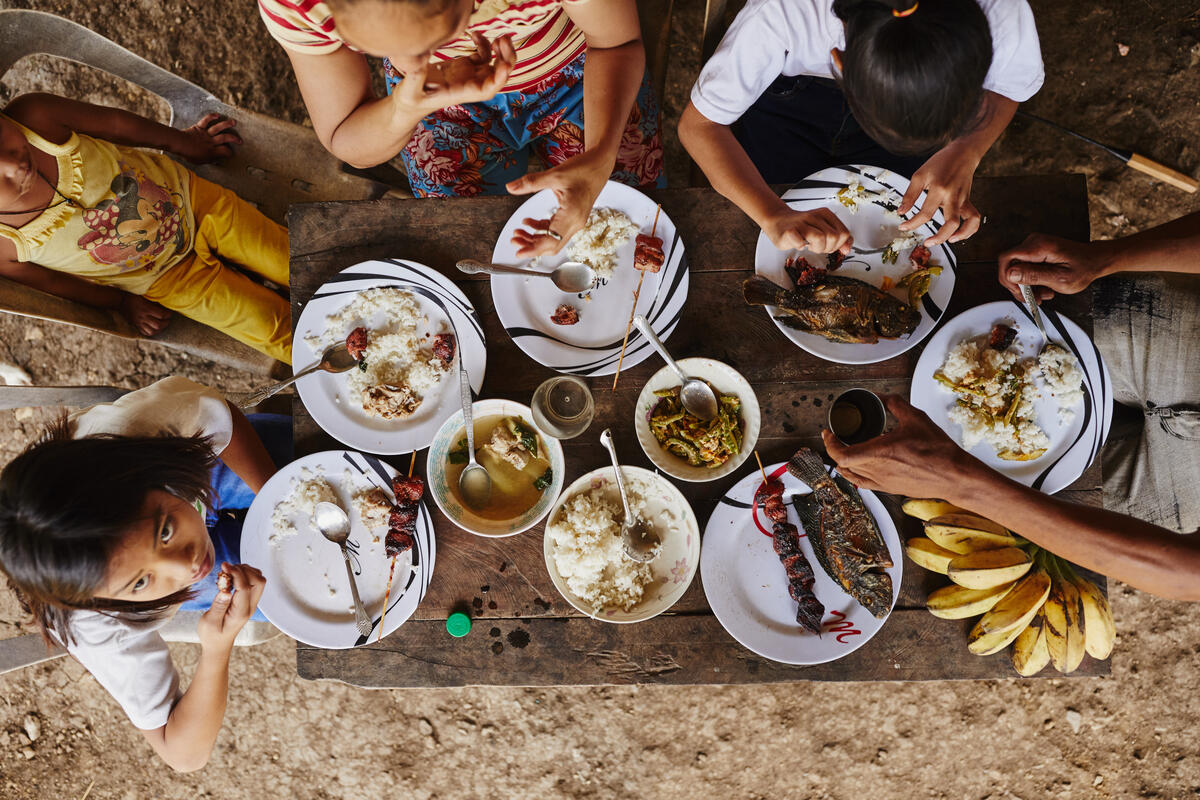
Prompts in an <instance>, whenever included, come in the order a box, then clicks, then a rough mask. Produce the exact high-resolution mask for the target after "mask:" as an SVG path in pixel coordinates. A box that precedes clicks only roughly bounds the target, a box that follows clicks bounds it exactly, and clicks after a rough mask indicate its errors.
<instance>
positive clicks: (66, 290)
mask: <svg viewBox="0 0 1200 800" xmlns="http://www.w3.org/2000/svg"><path fill="white" fill-rule="evenodd" d="M0 274H2V275H3V276H4V277H6V278H10V279H12V280H14V281H16V282H18V283H22V284H24V285H26V286H29V287H31V288H34V289H37V290H39V291H43V292H46V293H47V294H52V295H55V296H57V297H63V298H66V299H67V300H74V301H75V302H77V303H83V304H84V305H89V306H93V307H95V308H108V309H115V308H119V307H120V305H121V301H122V298H123V297H124V296H125V294H126V293H125V292H123V291H121V290H120V289H115V288H113V287H111V286H102V285H100V284H98V283H92V282H91V281H85V280H83V279H82V278H77V277H75V276H74V275H70V274H68V273H65V272H59V271H58V270H52V269H46V268H45V267H42V266H39V265H37V264H31V263H29V262H25V261H19V262H11V263H8V264H5V265H4V266H3V267H0Z"/></svg>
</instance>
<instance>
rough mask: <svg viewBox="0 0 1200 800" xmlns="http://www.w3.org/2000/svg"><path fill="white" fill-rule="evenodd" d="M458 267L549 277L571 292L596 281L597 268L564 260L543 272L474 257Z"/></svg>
mask: <svg viewBox="0 0 1200 800" xmlns="http://www.w3.org/2000/svg"><path fill="white" fill-rule="evenodd" d="M458 269H459V271H460V272H465V273H466V274H468V275H475V274H478V273H484V274H487V275H504V274H508V275H532V276H533V277H535V278H549V279H550V280H552V281H554V285H555V286H557V287H558V288H559V289H561V290H562V291H564V292H570V293H571V294H577V293H579V292H586V291H587V290H588V289H591V288H592V286H593V285H594V284H595V283H596V270H594V269H592V268H591V267H589V266H588V265H587V264H584V263H583V262H581V261H564V262H563V263H561V264H559V265H558V266H557V267H555V268H554V271H553V272H541V271H539V270H536V269H526V268H524V267H513V266H510V265H508V264H485V263H483V262H482V261H476V260H475V259H473V258H464V259H463V260H462V261H459V262H458Z"/></svg>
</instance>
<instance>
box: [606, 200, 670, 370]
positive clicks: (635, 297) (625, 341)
mask: <svg viewBox="0 0 1200 800" xmlns="http://www.w3.org/2000/svg"><path fill="white" fill-rule="evenodd" d="M661 212H662V203H659V205H658V208H656V209H655V210H654V224H653V225H652V226H650V236H649V237H648V238H651V239H654V240H655V241H657V242H658V243H659V246H660V249H659V251H658V254H659V256H660V257H661V256H662V250H661V245H662V240H661V239H656V238H655V237H654V233H655V232H656V231H657V230H658V215H659V214H660V213H661ZM637 238H638V244H639V245H640V244H641V239H642V236H641V234H638V237H637ZM633 264H634V266H635V267H636V266H637V264H638V260H637V255H636V254H635V255H634V259H633ZM661 267H662V262H661V260H660V262H659V265H658V267H656V268H655V269H654V270H652V271H653V272H658V270H659V269H660V268H661ZM638 271H639V272H640V273H641V274H640V275H638V285H637V288H636V289H634V290H633V308H632V309H630V310H629V322H627V323H625V338H624V339H623V340H621V355H620V356H619V357H618V358H617V374H616V375H613V385H612V390H613V391H614V392H615V391H616V390H617V381H618V380H620V379H621V363H622V362H623V361H624V360H625V348H626V346H628V344H629V330H630V328H632V327H633V317H634V315H635V314H637V304H638V297H639V296H640V295H641V293H642V281H644V280H645V279H646V270H645V269H642V268H641V267H639V268H638Z"/></svg>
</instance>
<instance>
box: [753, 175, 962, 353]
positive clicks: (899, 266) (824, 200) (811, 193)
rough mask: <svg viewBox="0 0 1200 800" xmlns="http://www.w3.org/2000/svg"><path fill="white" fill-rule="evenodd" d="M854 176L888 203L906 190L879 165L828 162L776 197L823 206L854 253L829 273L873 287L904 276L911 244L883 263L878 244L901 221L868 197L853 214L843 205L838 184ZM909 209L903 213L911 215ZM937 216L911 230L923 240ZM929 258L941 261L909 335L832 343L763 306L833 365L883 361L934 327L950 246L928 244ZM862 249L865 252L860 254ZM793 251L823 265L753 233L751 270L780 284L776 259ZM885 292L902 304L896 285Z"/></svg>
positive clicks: (949, 287) (945, 297) (950, 269)
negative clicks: (849, 236) (847, 232)
mask: <svg viewBox="0 0 1200 800" xmlns="http://www.w3.org/2000/svg"><path fill="white" fill-rule="evenodd" d="M853 180H857V181H858V182H859V183H860V184H861V185H862V187H863V188H864V189H866V190H868V191H876V192H888V193H891V195H892V197H893V198H894V200H895V201H897V202H898V201H899V199H900V197H901V196H902V195H903V194H904V192H905V191H906V190H907V189H908V179H907V178H905V177H903V176H902V175H897V174H896V173H894V172H889V171H887V170H885V169H881V168H879V167H868V166H863V165H854V166H846V167H830V168H828V169H823V170H821V171H820V172H816V173H813V174H812V175H810V176H808V177H807V178H805V179H804V180H802V181H800V182H799V183H797V184H796V185H795V186H793V187H792V188H791V189H789V190H787V191H786V192H784V194H783V200H784V201H785V202H786V203H787V204H788V206H790V207H791V208H794V209H796V210H797V211H812V210H813V209H817V208H828V209H830V210H831V211H833V212H834V213H835V214H836V215H837V217H838V219H840V220H841V221H842V222H843V223H845V225H846V227H847V228H848V229H849V230H850V233H851V234H852V235H853V236H854V252H852V253H851V254H850V255H849V256H848V257H847V258H846V260H845V262H844V263H843V264H842V266H841V267H839V268H838V270H837V272H836V273H834V274H836V275H843V276H845V277H847V278H857V279H859V280H861V281H866V282H867V283H869V284H871V285H872V286H876V287H878V286H880V285H881V284H882V282H883V278H884V276H887V277H889V278H891V279H892V281H893V282H898V281H899V280H900V278H902V277H903V276H904V275H905V274H907V273H908V272H911V271H912V267H911V266H910V265H909V261H908V257H909V254H910V253H911V252H912V251H911V250H902V251H900V257H899V258H898V259H896V263H895V264H885V263H883V259H882V258H881V253H882V251H883V248H885V247H887V245H888V244H889V243H890V242H891V241H892V239H894V238H896V237H897V236H898V235H900V231H899V227H898V226H899V225H900V222H901V219H900V217H898V216H897V215H896V214H895V213H894V212H893V211H889V210H888V209H885V208H883V207H881V206H879V205H877V204H875V203H862V204H860V206H859V209H858V211H857V213H852V212H851V211H850V209H848V208H846V206H844V205H842V203H841V202H840V201H839V200H838V199H837V193H838V191H839V190H841V189H844V188H846V186H848V185H849V184H850V182H851V181H853ZM924 201H925V196H924V194H922V195H921V197H920V198H918V201H917V206H916V207H917V208H920V204H921V203H923V202H924ZM914 213H915V211H910V212H909V214H908V216H912V215H913V214H914ZM943 219H944V217H943V215H942V212H941V211H940V210H939V211H937V212H936V213H935V214H934V217H933V220H932V221H930V222H927V223H925V224H924V225H922V226H921V227H920V228H918V229H917V233H919V234H921V236H922V238H925V237H928V236H932V235H933V234H935V233H937V231H938V229H939V228H941V223H942V220H943ZM930 250H931V253H932V258H930V260H929V263H930V264H931V265H934V266H940V267H943V270H942V274H941V275H936V276H934V278H933V282H932V284H931V285H930V289H929V293H928V294H927V295H925V297H924V298H922V300H921V307H920V309H918V310H919V311H920V312H921V322H920V323H919V324H918V325H917V328H916V330H914V331H913V332H912V333H910V334H909V335H908V336H905V337H902V338H899V339H880V340H879V341H878V342H876V343H875V344H848V343H846V342H833V341H830V340H829V339H826V338H825V337H823V336H818V335H816V334H815V333H806V332H805V331H799V330H796V329H795V328H789V327H787V326H786V325H782V324H780V323H779V322H777V321H775V317H776V316H777V315H778V314H779V313H781V312H779V311H778V310H777V309H776V307H775V306H767V307H766V311H767V312H768V313H769V314H770V316H771V320H772V321H773V322H775V326H776V327H777V328H779V330H780V331H781V332H782V333H783V335H784V336H786V337H788V338H789V339H791V340H792V341H793V342H795V343H796V346H797V347H799V348H800V349H802V350H807V351H808V352H810V353H812V354H813V355H815V356H820V357H821V358H824V359H825V360H827V361H833V362H835V363H837V364H873V363H874V362H876V361H886V360H887V359H889V358H893V357H895V356H898V355H900V354H901V353H903V352H904V351H905V350H908V349H909V348H910V347H913V346H914V345H916V344H918V343H919V342H920V341H921V340H922V339H924V338H925V337H926V336H928V335H929V334H930V332H932V331H933V329H934V326H936V325H937V322H938V320H939V319H941V317H942V314H943V313H945V310H946V307H947V306H948V305H949V304H950V296H951V295H952V294H953V293H954V281H955V272H956V267H955V264H956V262H955V259H954V254H953V253H952V252H950V246H949V245H946V244H943V245H938V246H936V247H932V248H930ZM860 251H865V252H860ZM796 252H799V254H800V255H803V256H804V257H806V258H807V259H808V261H809V263H810V264H812V265H813V266H824V264H825V260H826V256H824V255H820V254H813V253H810V252H809V251H807V250H801V251H795V250H777V249H775V245H773V244H771V240H770V239H768V238H767V236H766V234H763V233H760V234H759V236H758V246H757V247H756V248H755V250H754V271H755V272H756V273H758V274H759V275H763V276H765V277H767V278H770V279H771V280H772V281H774V282H775V283H777V284H779V285H780V286H791V285H792V283H791V281H790V280H789V278H788V276H787V273H786V272H784V269H783V264H784V262H785V261H786V260H787V258H788V256H789V255H792V254H793V253H796ZM891 294H893V295H895V296H896V297H898V298H900V299H901V300H903V301H904V302H906V303H907V302H908V290H907V289H905V288H895V289H893V290H892V291H891Z"/></svg>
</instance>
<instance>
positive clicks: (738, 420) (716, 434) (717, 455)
mask: <svg viewBox="0 0 1200 800" xmlns="http://www.w3.org/2000/svg"><path fill="white" fill-rule="evenodd" d="M710 386H711V384H710ZM679 388H680V387H678V386H675V387H673V388H670V389H659V390H657V391H656V392H654V396H655V397H657V398H659V400H658V402H657V403H655V404H654V408H652V409H651V410H650V419H649V422H650V432H651V433H652V434H653V435H654V438H655V440H656V441H657V442H658V443H659V444H660V445H661V446H662V448H663V449H664V450H666V451H667V452H669V453H671V454H673V455H676V456H679V457H680V458H683V459H686V460H687V462H688V463H689V464H691V465H692V466H693V467H708V468H710V469H712V468H715V467H719V466H721V465H722V464H724V463H725V462H726V461H728V460H729V459H730V458H733V457H734V456H736V455H737V454H738V453H740V452H741V450H742V401H741V400H740V399H739V398H738V397H737V395H732V394H722V393H721V392H718V391H716V389H715V388H714V389H713V391H714V393H715V394H716V395H717V416H716V417H714V418H713V419H711V420H709V421H708V422H704V421H702V420H700V419H699V418H698V417H696V416H695V415H693V414H692V413H691V412H689V411H687V410H685V409H684V407H683V403H682V402H681V401H680V399H679Z"/></svg>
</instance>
